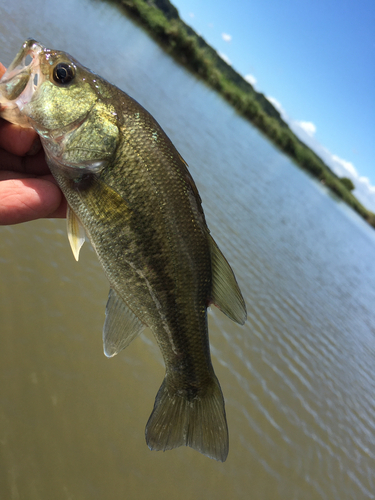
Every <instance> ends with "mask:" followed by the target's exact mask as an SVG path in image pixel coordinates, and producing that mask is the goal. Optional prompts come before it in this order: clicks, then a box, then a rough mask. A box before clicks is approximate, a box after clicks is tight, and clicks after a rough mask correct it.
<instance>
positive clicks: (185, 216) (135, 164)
mask: <svg viewBox="0 0 375 500" xmlns="http://www.w3.org/2000/svg"><path fill="white" fill-rule="evenodd" d="M27 56H31V62H30V63H29V64H26V57H27ZM36 76H37V78H35V77H36ZM36 81H37V83H36V84H35V83H34V82H36ZM0 104H1V113H0V114H1V116H2V117H3V118H5V119H7V120H9V121H12V122H13V123H16V124H19V125H21V126H28V127H32V128H34V129H35V130H36V131H37V132H38V134H39V135H40V137H41V141H42V145H43V148H44V151H45V154H46V160H47V163H48V165H49V168H50V170H51V172H52V174H53V175H54V177H55V179H56V181H57V182H58V185H59V186H60V188H61V190H62V191H63V193H64V195H65V197H66V199H67V201H68V212H67V222H68V237H69V242H70V244H71V247H72V251H73V254H74V256H75V258H76V259H77V260H78V256H79V250H80V248H81V246H82V244H83V242H84V240H85V236H87V237H88V238H89V240H90V241H91V243H92V245H93V247H94V249H95V251H96V253H97V255H98V258H99V260H100V262H101V264H102V266H103V269H104V272H105V273H106V275H107V278H108V280H109V283H110V292H109V297H108V302H107V306H106V319H105V323H104V328H103V343H104V352H105V354H106V355H107V356H109V357H111V356H114V355H115V354H117V353H118V352H120V351H121V350H122V349H124V348H125V347H126V346H127V345H129V343H130V342H131V341H132V340H133V339H134V338H135V337H136V336H137V335H138V334H139V333H140V332H141V331H142V330H143V328H144V327H145V326H148V327H149V328H150V329H151V331H152V333H153V334H154V336H155V338H156V341H157V343H158V345H159V347H160V350H161V352H162V355H163V358H164V362H165V367H166V374H165V378H164V381H163V383H162V385H161V387H160V389H159V391H158V394H157V396H156V399H155V403H154V409H153V411H152V413H151V416H150V418H149V420H148V422H147V425H146V441H147V444H148V446H149V447H150V449H154V450H169V449H172V448H176V447H178V446H182V445H186V446H191V447H192V448H194V449H196V450H198V451H199V452H201V453H203V454H205V455H207V456H209V457H211V458H214V459H216V460H220V461H225V460H226V457H227V454H228V446H229V445H228V429H227V422H226V416H225V407H224V398H223V395H222V392H221V388H220V385H219V382H218V380H217V378H216V376H215V373H214V370H213V367H212V363H211V357H210V348H209V339H208V328H207V307H208V306H209V305H210V304H215V305H216V306H218V307H219V308H220V309H221V310H222V311H223V312H224V313H225V314H227V315H228V316H229V317H230V318H231V319H232V320H233V321H236V322H237V323H239V324H243V323H244V322H245V320H246V307H245V303H244V300H243V298H242V295H241V292H240V289H239V287H238V284H237V282H236V279H235V276H234V274H233V271H232V269H231V267H230V266H229V264H228V262H227V261H226V259H225V257H224V256H223V254H222V253H221V251H220V250H219V248H218V246H217V245H216V243H215V241H214V239H213V238H212V236H211V234H210V231H209V229H208V227H207V224H206V221H205V217H204V213H203V209H202V204H201V199H200V196H199V193H198V190H197V187H196V185H195V183H194V181H193V179H192V177H191V175H190V173H189V170H188V167H187V164H186V162H185V161H184V160H183V159H182V157H181V156H180V154H179V153H178V151H177V150H176V149H175V147H174V146H173V144H172V142H171V141H170V139H169V138H168V137H167V136H166V134H165V133H164V131H163V130H162V128H161V127H160V126H159V125H158V123H157V122H156V121H155V120H154V118H153V117H152V116H151V115H150V114H149V113H148V112H147V111H146V110H145V109H144V108H143V107H142V106H141V105H140V104H138V103H137V102H136V101H134V100H133V99H132V98H131V97H130V96H128V95H127V94H125V93H124V92H122V91H121V90H120V89H118V88H117V87H115V86H113V85H111V84H110V83H108V82H107V81H105V80H104V79H102V78H101V77H99V76H98V75H95V74H94V73H92V72H91V71H90V70H88V69H87V68H85V67H84V66H82V65H81V64H80V63H78V61H76V60H75V59H74V58H73V57H71V56H70V55H69V54H67V53H65V52H61V51H56V50H51V49H47V48H45V47H43V46H42V45H41V44H39V43H38V42H36V41H35V40H27V41H26V42H25V43H24V44H23V46H22V48H21V50H20V51H19V53H18V54H17V56H16V58H15V60H14V61H13V63H12V64H11V66H10V68H8V70H7V72H6V73H5V74H4V75H3V77H2V79H1V80H0Z"/></svg>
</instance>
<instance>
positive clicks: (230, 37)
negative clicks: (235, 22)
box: [221, 33, 232, 42]
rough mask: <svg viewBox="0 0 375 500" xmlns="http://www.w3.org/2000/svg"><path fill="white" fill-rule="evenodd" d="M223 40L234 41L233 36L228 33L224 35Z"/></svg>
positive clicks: (222, 35)
mask: <svg viewBox="0 0 375 500" xmlns="http://www.w3.org/2000/svg"><path fill="white" fill-rule="evenodd" d="M221 38H222V39H223V40H224V42H230V41H231V40H232V35H228V33H222V34H221Z"/></svg>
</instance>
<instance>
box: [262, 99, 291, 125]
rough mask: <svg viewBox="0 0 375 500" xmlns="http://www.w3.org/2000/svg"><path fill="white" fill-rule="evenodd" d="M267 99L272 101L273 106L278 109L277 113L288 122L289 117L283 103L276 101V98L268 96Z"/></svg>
mask: <svg viewBox="0 0 375 500" xmlns="http://www.w3.org/2000/svg"><path fill="white" fill-rule="evenodd" d="M266 98H267V99H268V100H269V101H270V103H271V104H273V105H274V106H275V108H276V109H277V111H278V112H279V113H280V114H281V117H282V118H283V119H284V120H287V118H288V115H287V114H286V111H285V109H284V108H283V107H282V105H281V103H280V102H279V101H278V100H277V99H275V98H274V97H271V96H266Z"/></svg>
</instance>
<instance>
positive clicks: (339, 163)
mask: <svg viewBox="0 0 375 500" xmlns="http://www.w3.org/2000/svg"><path fill="white" fill-rule="evenodd" d="M331 158H332V160H333V162H334V163H335V164H336V170H339V171H340V172H342V175H343V176H345V175H350V176H351V177H354V178H359V175H358V172H357V170H356V169H355V167H354V165H353V163H350V161H346V160H343V159H342V158H339V157H338V156H336V155H331Z"/></svg>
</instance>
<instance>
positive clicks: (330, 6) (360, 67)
mask: <svg viewBox="0 0 375 500" xmlns="http://www.w3.org/2000/svg"><path fill="white" fill-rule="evenodd" d="M172 3H173V4H174V5H175V6H176V7H177V8H178V10H179V13H180V16H181V18H182V19H183V20H184V21H185V22H186V23H187V24H189V25H190V26H192V28H194V29H195V30H196V31H197V32H198V33H199V34H200V35H202V36H203V38H204V39H205V40H206V41H207V42H208V43H209V44H210V45H212V46H213V47H214V48H215V49H216V50H217V51H218V52H219V53H220V54H221V55H222V57H223V58H227V59H228V60H229V61H230V63H231V64H232V66H233V67H234V68H235V69H236V70H237V71H238V72H239V73H240V74H242V75H243V76H246V77H248V78H249V81H251V82H253V83H254V84H255V85H254V86H255V88H256V90H258V91H260V92H263V93H264V94H265V95H266V96H267V97H268V98H270V100H271V101H272V102H274V104H275V105H276V106H278V107H279V109H281V111H282V113H283V115H284V117H285V118H286V120H287V121H288V123H289V124H290V125H291V127H292V128H293V130H294V131H295V132H296V133H297V134H298V135H299V136H300V137H301V139H302V140H304V141H305V142H306V143H308V144H309V145H310V146H311V147H313V148H314V149H315V150H316V151H317V152H318V154H320V155H321V156H322V157H323V159H324V160H325V161H326V162H327V163H328V164H329V165H330V166H331V168H333V169H334V170H335V171H336V173H338V175H342V176H347V177H351V178H352V179H353V181H354V184H355V185H356V188H357V189H356V192H355V194H356V195H357V196H358V197H359V198H360V199H361V201H362V202H363V203H364V204H365V205H366V206H367V207H368V208H370V209H371V210H374V211H375V187H374V186H375V161H374V159H375V2H374V0H324V1H323V0H285V1H283V2H280V1H277V0H231V1H230V2H229V1H228V0H226V1H224V0H172Z"/></svg>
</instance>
